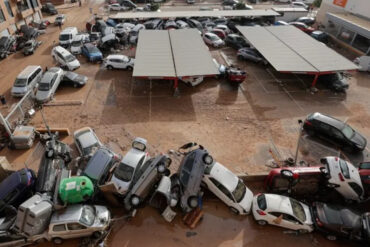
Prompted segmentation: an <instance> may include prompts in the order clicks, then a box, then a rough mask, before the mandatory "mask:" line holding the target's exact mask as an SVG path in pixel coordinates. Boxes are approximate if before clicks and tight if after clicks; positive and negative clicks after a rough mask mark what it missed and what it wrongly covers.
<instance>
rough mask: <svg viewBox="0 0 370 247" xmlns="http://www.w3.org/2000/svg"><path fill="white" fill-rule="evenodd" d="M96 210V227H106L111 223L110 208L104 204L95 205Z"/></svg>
mask: <svg viewBox="0 0 370 247" xmlns="http://www.w3.org/2000/svg"><path fill="white" fill-rule="evenodd" d="M94 207H95V210H96V214H95V221H94V224H93V225H94V226H95V227H106V226H108V225H109V223H110V217H111V216H110V212H109V210H108V209H107V208H106V207H104V206H94Z"/></svg>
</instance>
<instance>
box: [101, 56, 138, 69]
mask: <svg viewBox="0 0 370 247" xmlns="http://www.w3.org/2000/svg"><path fill="white" fill-rule="evenodd" d="M134 63H135V59H134V58H129V57H127V56H125V55H120V54H117V55H109V56H107V57H106V58H105V59H104V62H103V66H104V67H105V68H107V69H127V70H132V69H133V68H134Z"/></svg>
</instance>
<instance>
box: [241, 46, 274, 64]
mask: <svg viewBox="0 0 370 247" xmlns="http://www.w3.org/2000/svg"><path fill="white" fill-rule="evenodd" d="M236 56H237V58H238V59H240V60H248V61H252V62H255V63H263V64H264V65H267V63H268V62H267V61H266V59H265V58H264V57H263V56H262V55H261V53H259V52H258V51H257V50H256V49H254V48H241V49H239V50H238V53H237V54H236Z"/></svg>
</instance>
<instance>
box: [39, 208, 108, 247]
mask: <svg viewBox="0 0 370 247" xmlns="http://www.w3.org/2000/svg"><path fill="white" fill-rule="evenodd" d="M110 218H111V216H110V212H109V210H108V209H107V208H106V207H105V206H97V205H81V204H75V205H70V206H68V207H67V208H66V209H65V210H61V211H57V212H55V213H54V214H53V215H52V217H51V220H50V224H49V230H48V233H47V236H46V238H47V240H49V241H53V242H54V243H55V244H62V243H63V240H65V239H71V238H80V237H88V236H94V237H95V238H99V237H100V236H101V235H102V234H103V233H104V231H105V230H106V229H107V228H108V226H109V224H110Z"/></svg>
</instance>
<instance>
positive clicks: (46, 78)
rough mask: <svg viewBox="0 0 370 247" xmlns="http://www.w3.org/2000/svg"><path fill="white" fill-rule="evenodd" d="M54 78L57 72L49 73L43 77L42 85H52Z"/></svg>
mask: <svg viewBox="0 0 370 247" xmlns="http://www.w3.org/2000/svg"><path fill="white" fill-rule="evenodd" d="M54 76H55V72H52V71H47V72H46V73H45V74H44V76H43V77H42V79H41V83H50V82H51V80H52V79H53V77H54Z"/></svg>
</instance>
